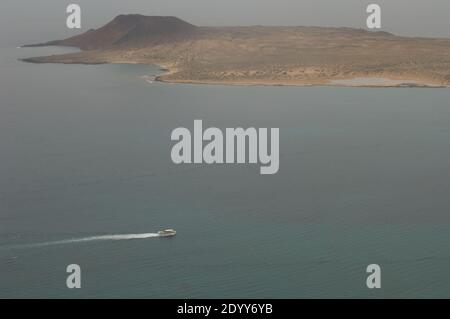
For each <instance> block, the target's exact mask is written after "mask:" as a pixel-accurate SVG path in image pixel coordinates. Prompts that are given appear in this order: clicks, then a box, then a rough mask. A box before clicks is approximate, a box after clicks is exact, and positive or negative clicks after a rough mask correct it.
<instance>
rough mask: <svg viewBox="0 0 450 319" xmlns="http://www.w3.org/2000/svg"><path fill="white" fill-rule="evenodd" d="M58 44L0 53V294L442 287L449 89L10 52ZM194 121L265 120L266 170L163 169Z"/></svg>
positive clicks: (342, 292) (449, 289) (446, 253)
mask: <svg viewBox="0 0 450 319" xmlns="http://www.w3.org/2000/svg"><path fill="white" fill-rule="evenodd" d="M61 50H62V49H55V48H53V49H2V50H1V51H0V297H2V298H14V297H65V298H66V297H67V298H70V297H83V298H84V297H85V298H89V297H150V298H165V297H173V298H200V297H201V298H228V297H230V298H231V297H235V298H260V297H267V298H281V297H288V298H299V297H319V298H320V297H362V298H372V297H373V298H380V297H388V298H389V297H400V298H409V297H450V273H449V271H448V269H450V249H449V247H450V226H449V223H450V193H449V191H450V165H449V163H450V142H449V141H450V105H449V101H450V90H445V89H363V88H359V89H351V88H320V87H316V88H296V87H230V86H228V87H227V86H208V85H170V84H163V83H152V84H151V83H148V82H147V81H145V79H143V78H141V77H142V76H145V75H152V74H157V73H158V72H159V71H158V69H157V68H154V67H149V66H138V65H102V66H80V65H34V64H26V63H22V62H20V61H17V59H18V58H20V57H28V56H36V55H45V54H49V53H51V52H60V51H61ZM194 119H202V120H203V123H204V126H206V127H207V126H215V127H220V128H226V127H238V126H243V127H250V126H252V127H279V128H280V151H281V158H280V171H279V173H278V174H277V175H274V176H267V175H266V176H261V175H260V174H259V166H248V165H231V166H229V165H228V166H227V165H222V166H176V165H174V164H172V162H171V160H170V150H171V146H172V144H171V142H170V133H171V131H172V130H173V129H174V128H176V127H180V126H184V127H188V128H190V129H192V127H193V121H194ZM168 227H171V228H175V229H176V230H177V231H178V236H177V237H176V238H172V239H166V240H163V239H161V238H147V239H136V240H95V238H94V239H92V238H91V237H93V236H105V235H106V236H107V235H117V234H143V233H154V232H155V231H157V230H159V229H162V228H168ZM83 238H88V240H86V241H81V242H71V241H70V240H71V239H83ZM89 238H90V239H89ZM68 240H69V241H68ZM72 263H76V264H79V265H80V266H81V268H82V289H80V290H68V289H67V288H66V285H65V283H66V275H67V274H66V272H65V269H66V266H67V265H68V264H72ZM372 263H376V264H379V265H380V266H381V268H382V289H380V290H376V291H374V290H369V289H367V288H366V284H365V282H366V276H367V274H366V272H365V270H366V267H367V265H369V264H372Z"/></svg>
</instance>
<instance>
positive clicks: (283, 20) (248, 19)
mask: <svg viewBox="0 0 450 319" xmlns="http://www.w3.org/2000/svg"><path fill="white" fill-rule="evenodd" d="M70 3H77V4H79V5H80V6H81V8H82V24H83V29H82V31H86V30H87V29H89V28H97V27H99V26H101V25H103V24H105V23H106V22H108V21H109V20H111V19H112V18H113V17H114V16H116V15H118V14H121V13H141V14H146V15H173V16H177V17H179V18H182V19H184V20H186V21H188V22H191V23H193V24H196V25H255V24H259V25H321V26H350V27H359V28H364V27H365V20H366V13H365V8H366V6H367V5H368V4H370V3H377V4H379V5H381V7H382V14H383V15H382V18H383V20H382V22H383V29H384V30H386V31H390V32H393V33H396V34H403V35H414V36H445V37H450V19H449V18H448V16H449V15H450V0H428V1H425V0H372V1H370V0H369V1H367V0H71V1H66V0H1V1H0V46H12V45H19V44H23V43H30V42H31V43H35V42H42V41H47V40H53V39H59V38H64V37H66V36H69V35H74V34H76V33H78V32H79V31H74V30H68V29H67V28H66V26H65V19H66V13H65V9H66V7H67V5H68V4H70Z"/></svg>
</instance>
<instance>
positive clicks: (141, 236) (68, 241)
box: [0, 233, 160, 249]
mask: <svg viewBox="0 0 450 319" xmlns="http://www.w3.org/2000/svg"><path fill="white" fill-rule="evenodd" d="M155 237H160V236H159V234H157V233H144V234H127V235H102V236H92V237H83V238H72V239H65V240H56V241H47V242H42V243H34V244H23V245H11V246H5V247H0V248H9V249H14V248H36V247H46V246H55V245H66V244H76V243H86V242H93V241H111V240H132V239H147V238H155Z"/></svg>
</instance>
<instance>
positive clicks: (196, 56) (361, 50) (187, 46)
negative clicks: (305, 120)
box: [23, 14, 450, 88]
mask: <svg viewBox="0 0 450 319" xmlns="http://www.w3.org/2000/svg"><path fill="white" fill-rule="evenodd" d="M35 46H70V47H76V48H79V49H80V50H81V51H79V52H75V53H69V54H62V55H52V56H45V57H33V58H27V59H23V61H26V62H33V63H66V64H103V63H134V64H153V65H159V66H160V67H161V68H162V69H164V70H166V72H165V73H163V74H162V75H160V76H158V77H157V78H156V80H158V81H164V82H172V83H203V84H205V83H207V84H230V85H231V84H232V85H300V86H310V85H332V86H365V87H367V86H369V87H372V86H373V87H446V88H448V87H450V39H447V38H423V37H404V36H397V35H394V34H391V33H388V32H384V31H367V30H363V29H355V28H347V27H340V28H333V27H303V26H299V27H295V26H245V27H231V26H230V27H213V26H195V25H193V24H190V23H188V22H185V21H183V20H181V19H179V18H176V17H165V16H144V15H139V14H127V15H119V16H117V17H116V18H114V19H113V20H112V21H111V22H109V23H108V24H106V25H105V26H103V27H101V28H99V29H95V30H94V29H91V30H89V31H87V32H85V33H82V34H80V35H77V36H74V37H71V38H68V39H64V40H57V41H51V42H47V43H40V44H33V45H25V46H24V47H35Z"/></svg>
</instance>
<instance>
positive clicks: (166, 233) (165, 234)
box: [158, 229, 177, 237]
mask: <svg viewBox="0 0 450 319" xmlns="http://www.w3.org/2000/svg"><path fill="white" fill-rule="evenodd" d="M176 234H177V232H176V231H175V230H174V229H164V230H160V231H159V232H158V235H159V236H160V237H172V236H175V235H176Z"/></svg>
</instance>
